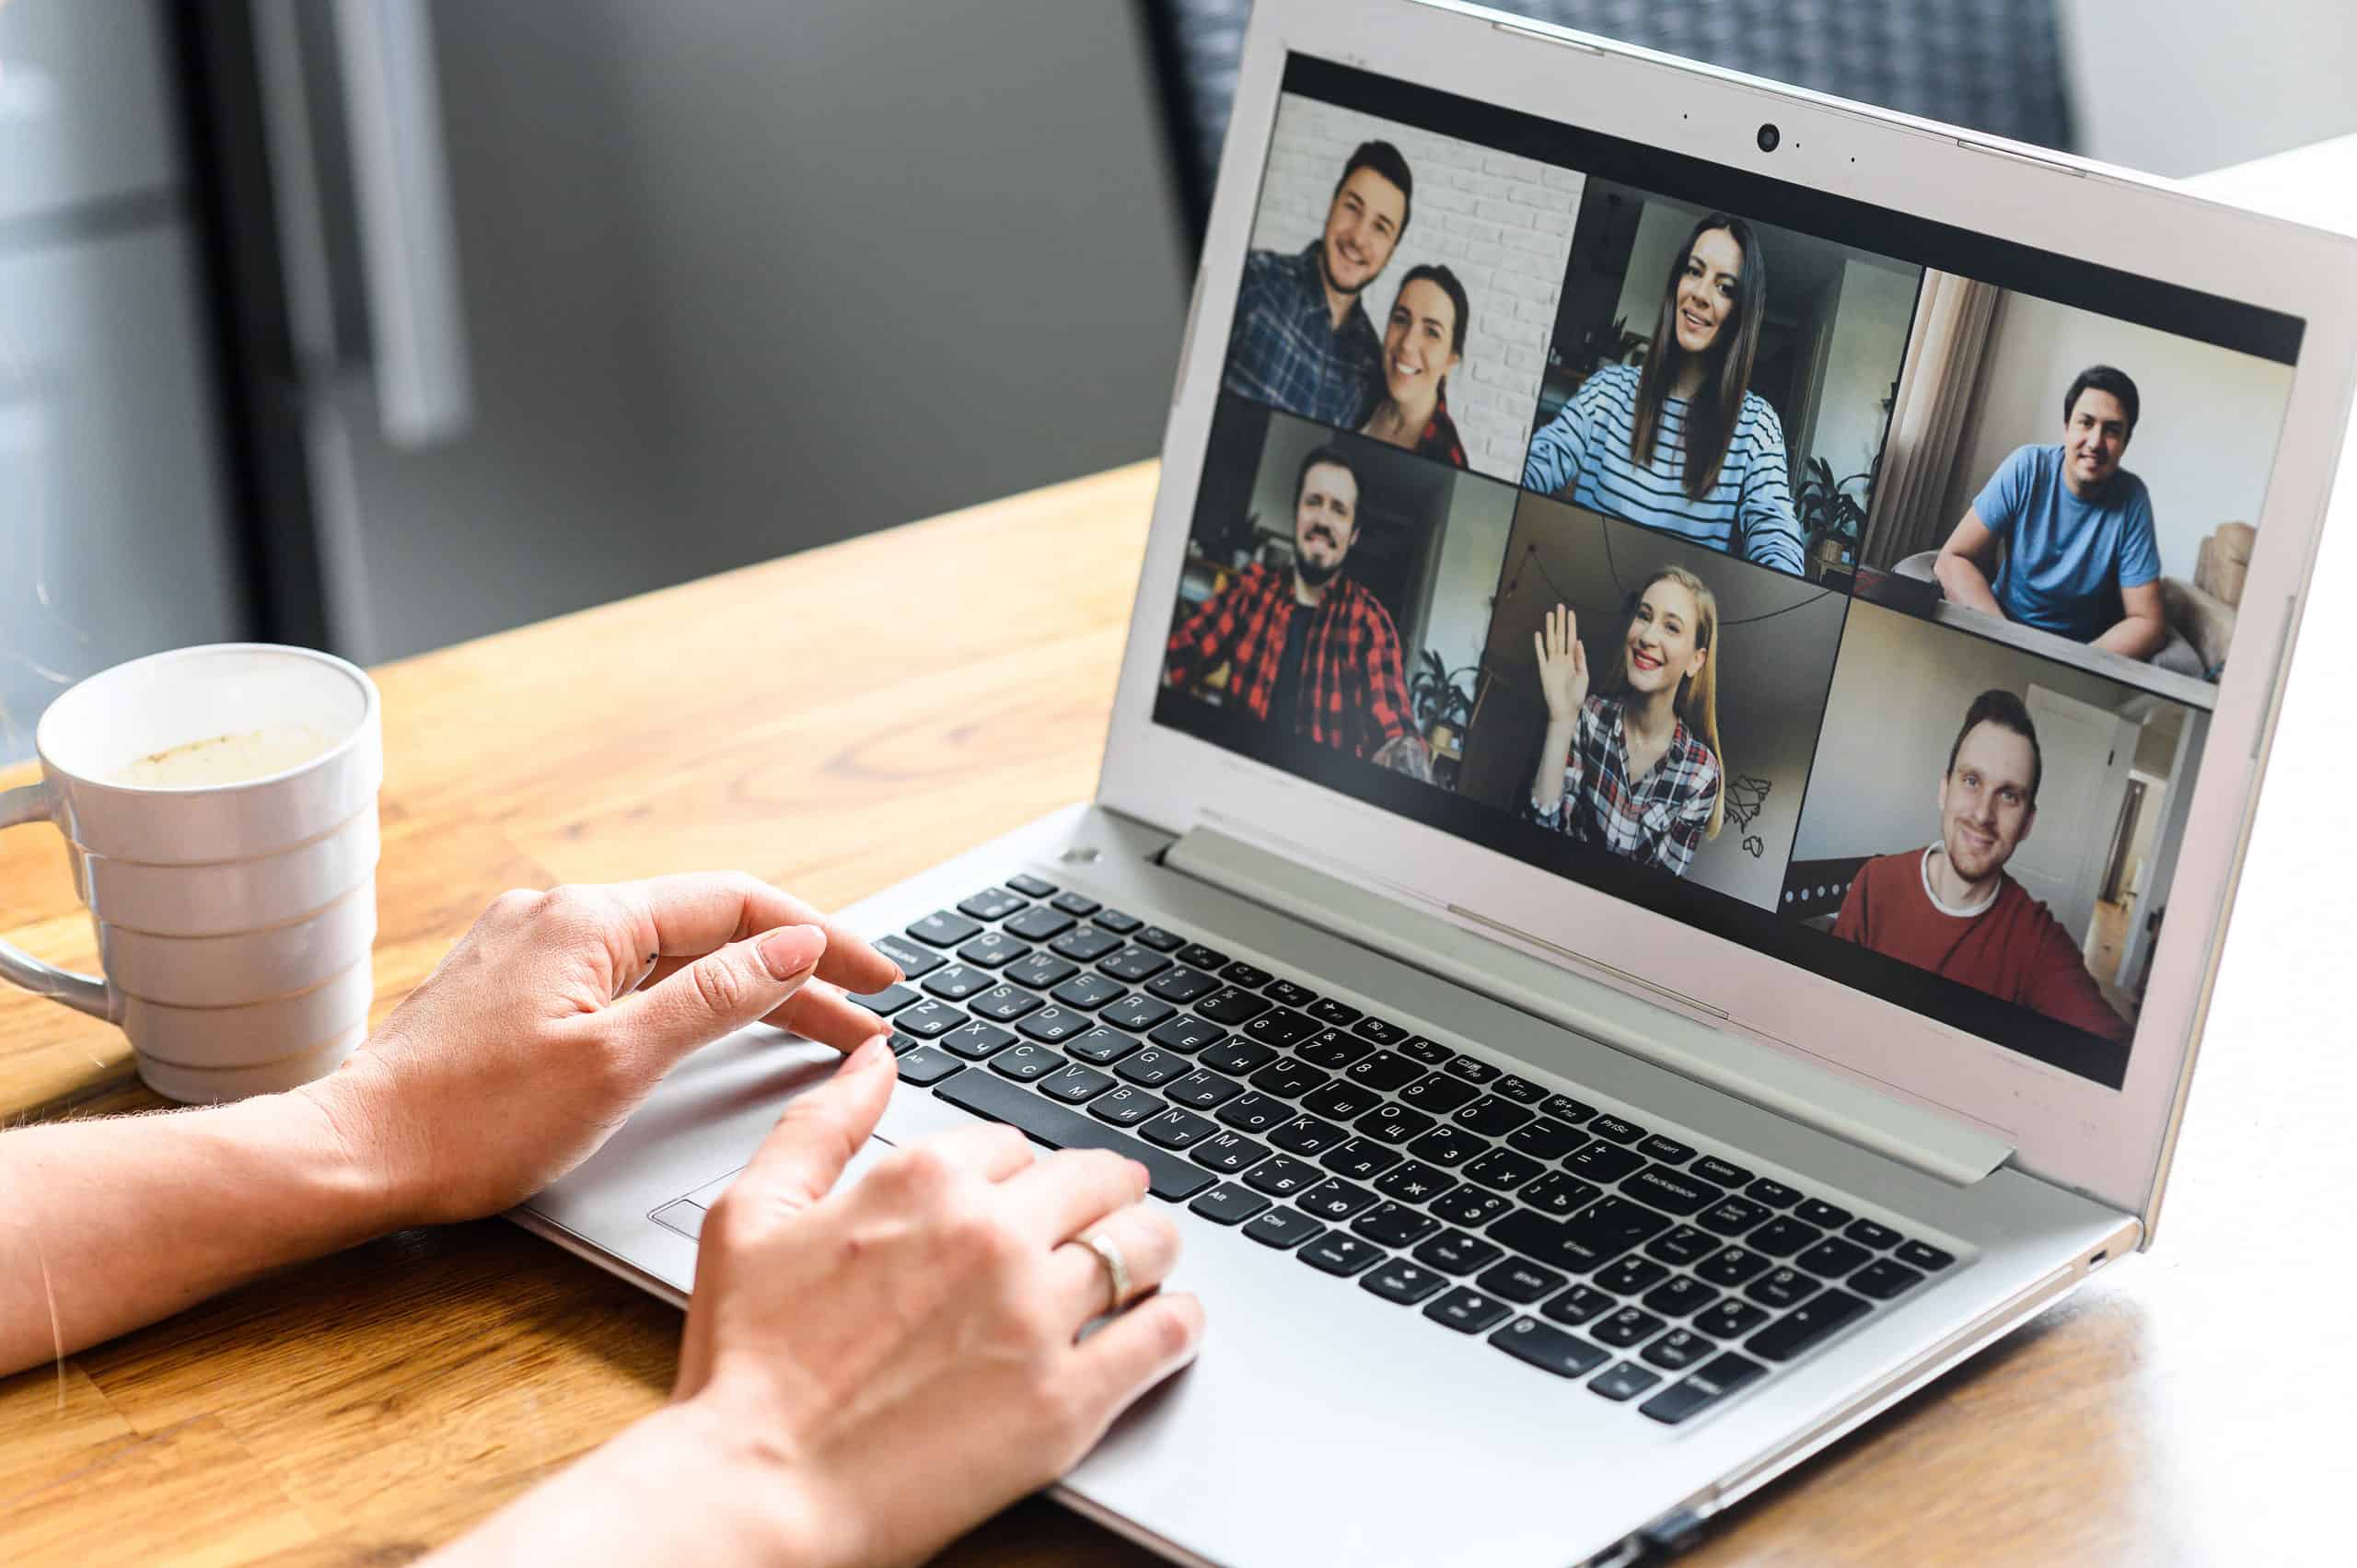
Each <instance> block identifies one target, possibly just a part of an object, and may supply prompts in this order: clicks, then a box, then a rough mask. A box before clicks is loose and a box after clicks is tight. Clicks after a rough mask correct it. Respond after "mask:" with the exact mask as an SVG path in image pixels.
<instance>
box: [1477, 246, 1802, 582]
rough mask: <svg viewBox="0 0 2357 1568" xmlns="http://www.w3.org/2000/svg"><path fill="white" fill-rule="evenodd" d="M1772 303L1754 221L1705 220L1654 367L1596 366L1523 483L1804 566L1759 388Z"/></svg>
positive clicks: (1536, 452) (1527, 467) (1675, 272)
mask: <svg viewBox="0 0 2357 1568" xmlns="http://www.w3.org/2000/svg"><path fill="white" fill-rule="evenodd" d="M1767 304H1768V258H1767V256H1766V254H1765V253H1764V252H1762V251H1761V250H1760V248H1759V237H1758V236H1757V235H1755V234H1754V233H1753V232H1752V229H1751V226H1750V225H1749V224H1747V223H1746V222H1744V221H1743V220H1742V219H1741V218H1736V217H1729V216H1728V215H1726V214H1724V213H1713V214H1712V215H1710V216H1708V217H1706V218H1704V219H1703V220H1702V221H1701V222H1700V223H1698V224H1696V225H1695V226H1694V230H1693V232H1692V233H1691V234H1689V235H1688V236H1687V238H1686V244H1685V245H1684V246H1683V247H1682V248H1681V249H1680V250H1679V251H1678V260H1677V261H1675V262H1674V263H1673V264H1672V265H1671V267H1670V272H1669V280H1668V284H1667V286H1666V288H1665V289H1664V290H1663V291H1662V301H1661V310H1660V313H1659V314H1658V316H1657V317H1656V318H1655V323H1654V336H1653V348H1652V352H1651V353H1650V354H1647V355H1646V356H1645V363H1644V366H1643V368H1642V369H1640V368H1638V367H1637V366H1628V365H1608V366H1605V367H1604V368H1602V369H1601V370H1598V371H1597V372H1596V374H1595V375H1593V376H1590V377H1588V378H1587V380H1586V381H1585V383H1583V384H1582V385H1581V387H1580V389H1579V390H1578V391H1576V392H1574V393H1573V394H1572V400H1571V401H1569V402H1567V403H1565V404H1564V405H1563V410H1562V412H1561V413H1559V414H1557V415H1556V416H1555V418H1554V420H1553V422H1552V423H1550V424H1548V425H1547V427H1546V428H1545V429H1543V430H1541V431H1539V432H1538V435H1537V436H1533V437H1531V441H1530V452H1529V455H1528V456H1527V458H1525V459H1524V460H1523V469H1522V483H1523V488H1524V489H1526V490H1536V491H1540V492H1543V493H1545V494H1556V495H1561V496H1562V498H1563V499H1564V500H1567V501H1570V502H1573V504H1575V505H1581V506H1585V507H1587V508H1589V509H1590V510H1591V511H1596V512H1603V513H1607V514H1608V515H1610V516H1612V517H1623V518H1626V519H1627V520H1629V521H1630V522H1632V523H1642V524H1643V525H1644V526H1645V527H1647V528H1661V529H1664V530H1666V531H1667V532H1670V533H1674V534H1677V535H1678V536H1679V537H1680V538H1682V539H1689V540H1693V541H1694V542H1695V543H1697V544H1701V545H1707V546H1709V547H1710V548H1712V549H1713V550H1724V551H1725V552H1727V553H1729V554H1731V555H1740V556H1742V557H1743V558H1744V559H1746V560H1747V561H1753V562H1757V563H1759V564H1760V565H1762V566H1772V567H1775V568H1776V569H1777V570H1779V571H1783V572H1791V573H1793V574H1794V575H1799V574H1800V573H1801V571H1802V566H1801V530H1800V521H1799V519H1798V518H1797V517H1794V515H1793V497H1792V491H1791V488H1790V483H1789V482H1788V480H1787V477H1786V473H1785V463H1784V427H1783V425H1782V424H1780V423H1779V422H1778V420H1777V418H1776V411H1775V410H1774V409H1771V408H1770V407H1769V406H1768V400H1767V399H1765V398H1763V397H1761V396H1760V395H1759V393H1757V392H1755V391H1753V390H1751V362H1752V359H1753V357H1754V356H1755V355H1756V354H1758V352H1759V321H1760V318H1761V317H1762V316H1763V315H1764V314H1765V313H1766V308H1767Z"/></svg>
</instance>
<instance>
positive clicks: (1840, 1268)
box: [1793, 1236, 1874, 1280]
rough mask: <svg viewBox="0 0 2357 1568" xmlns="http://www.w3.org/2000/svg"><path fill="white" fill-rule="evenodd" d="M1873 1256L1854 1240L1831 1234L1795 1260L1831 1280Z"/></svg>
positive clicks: (1836, 1278)
mask: <svg viewBox="0 0 2357 1568" xmlns="http://www.w3.org/2000/svg"><path fill="white" fill-rule="evenodd" d="M1873 1256H1874V1254H1873V1253H1871V1252H1868V1251H1867V1250H1866V1249H1864V1248H1863V1247H1861V1246H1859V1245H1858V1244H1857V1243H1856V1242H1854V1241H1844V1240H1842V1239H1841V1238H1840V1237H1838V1236H1829V1237H1826V1238H1825V1239H1824V1240H1823V1241H1820V1242H1818V1243H1817V1245H1816V1246H1814V1247H1812V1248H1810V1249H1808V1250H1807V1251H1805V1252H1804V1253H1802V1254H1801V1255H1800V1256H1799V1257H1797V1258H1795V1259H1794V1260H1793V1261H1794V1262H1795V1263H1797V1264H1799V1265H1800V1266H1801V1267H1802V1268H1804V1269H1806V1270H1807V1271H1808V1272H1810V1273H1812V1274H1818V1275H1822V1276H1823V1277H1824V1278H1826V1279H1829V1280H1838V1279H1840V1277H1841V1276H1842V1275H1844V1274H1846V1273H1848V1272H1850V1271H1851V1270H1852V1269H1854V1268H1856V1267H1857V1266H1858V1265H1859V1264H1861V1263H1863V1262H1864V1261H1865V1260H1867V1259H1868V1258H1871V1257H1873Z"/></svg>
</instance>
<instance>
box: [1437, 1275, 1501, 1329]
mask: <svg viewBox="0 0 2357 1568" xmlns="http://www.w3.org/2000/svg"><path fill="white" fill-rule="evenodd" d="M1424 1316H1425V1317H1427V1318H1431V1319H1432V1320H1433V1321H1434V1322H1435V1323H1446V1324H1447V1325H1448V1326H1449V1327H1450V1328H1452V1329H1455V1330H1457V1332H1458V1333H1460V1334H1478V1333H1480V1332H1481V1331H1483V1330H1487V1329H1494V1328H1496V1327H1497V1326H1498V1324H1499V1323H1500V1322H1502V1321H1503V1320H1504V1319H1505V1318H1509V1317H1511V1316H1513V1313H1512V1311H1511V1309H1510V1308H1508V1307H1507V1306H1506V1304H1505V1303H1504V1302H1503V1301H1499V1300H1497V1299H1495V1298H1494V1297H1492V1296H1487V1295H1482V1294H1481V1293H1480V1291H1478V1290H1473V1289H1469V1287H1467V1286H1465V1285H1459V1286H1457V1288H1456V1289H1455V1290H1453V1291H1450V1292H1449V1293H1448V1294H1447V1295H1444V1296H1442V1297H1441V1298H1440V1299H1439V1300H1438V1301H1435V1302H1434V1303H1433V1304H1432V1305H1431V1306H1430V1307H1425V1308H1424Z"/></svg>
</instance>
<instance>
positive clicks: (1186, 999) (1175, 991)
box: [1145, 964, 1260, 1024]
mask: <svg viewBox="0 0 2357 1568" xmlns="http://www.w3.org/2000/svg"><path fill="white" fill-rule="evenodd" d="M1145 988H1146V990H1147V992H1148V993H1151V994H1153V995H1155V996H1159V997H1161V998H1162V999H1163V1000H1164V1001H1165V1002H1175V1003H1177V1004H1178V1005H1179V1006H1181V1007H1184V1006H1185V1005H1187V1004H1188V1003H1190V1002H1192V1001H1194V1000H1195V999H1196V998H1197V997H1199V996H1208V995H1211V994H1212V993H1214V992H1217V991H1219V981H1215V980H1213V978H1212V977H1211V976H1209V975H1207V974H1205V973H1204V972H1203V971H1202V970H1190V969H1189V968H1187V967H1186V966H1185V965H1184V964H1181V965H1180V966H1179V968H1177V969H1175V970H1171V971H1170V972H1169V973H1168V974H1158V975H1156V976H1155V977H1154V978H1153V979H1152V980H1150V981H1146V982H1145ZM1222 994H1225V993H1222ZM1253 1000H1254V1001H1256V1002H1257V1001H1259V1000H1260V998H1259V997H1257V996H1256V997H1254V998H1253ZM1195 1010H1196V1011H1197V1012H1199V1013H1201V1014H1202V1015H1203V1016H1205V1017H1207V1018H1210V1019H1211V1020H1212V1021H1213V1023H1219V1024H1225V1023H1228V1022H1230V1021H1231V1020H1229V1019H1226V1018H1223V1017H1220V1016H1218V1015H1216V1014H1214V1013H1213V1012H1212V1011H1211V1009H1210V1008H1208V1007H1198V1008H1196V1009H1195Z"/></svg>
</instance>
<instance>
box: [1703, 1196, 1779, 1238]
mask: <svg viewBox="0 0 2357 1568" xmlns="http://www.w3.org/2000/svg"><path fill="white" fill-rule="evenodd" d="M1772 1212H1773V1211H1771V1209H1770V1208H1769V1207H1768V1205H1767V1204H1765V1203H1755V1202H1752V1201H1751V1200H1750V1199H1748V1198H1722V1199H1720V1200H1719V1201H1718V1202H1715V1203H1713V1204H1712V1205H1711V1206H1710V1207H1709V1208H1708V1209H1706V1210H1704V1211H1703V1212H1702V1224H1703V1225H1704V1226H1705V1227H1706V1228H1708V1229H1710V1230H1713V1231H1716V1232H1717V1233H1718V1234H1719V1235H1721V1236H1741V1235H1742V1234H1743V1233H1744V1232H1745V1231H1747V1230H1749V1229H1750V1228H1751V1227H1752V1226H1754V1225H1758V1224H1759V1222H1760V1221H1761V1220H1764V1219H1766V1218H1767V1217H1768V1216H1769V1214H1771V1213H1772Z"/></svg>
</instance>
